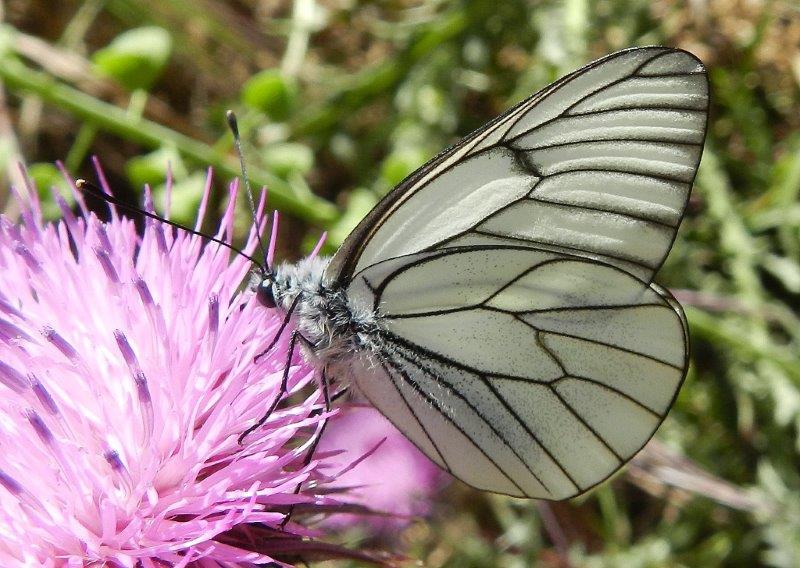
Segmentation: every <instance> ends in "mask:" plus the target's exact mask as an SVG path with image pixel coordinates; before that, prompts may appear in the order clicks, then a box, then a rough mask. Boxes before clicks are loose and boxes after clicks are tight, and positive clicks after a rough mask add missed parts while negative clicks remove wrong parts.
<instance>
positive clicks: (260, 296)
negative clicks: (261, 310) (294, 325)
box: [256, 270, 277, 308]
mask: <svg viewBox="0 0 800 568" xmlns="http://www.w3.org/2000/svg"><path fill="white" fill-rule="evenodd" d="M256 299H257V300H258V303H259V304H261V305H262V306H264V307H265V308H274V307H275V306H276V305H277V302H275V274H274V273H273V272H272V271H271V270H266V271H264V274H263V278H261V280H260V281H259V282H258V284H257V285H256Z"/></svg>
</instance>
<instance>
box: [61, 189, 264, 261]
mask: <svg viewBox="0 0 800 568" xmlns="http://www.w3.org/2000/svg"><path fill="white" fill-rule="evenodd" d="M75 187H77V188H78V189H79V190H80V191H82V192H84V193H87V194H89V195H91V196H92V197H96V198H97V199H101V200H102V201H105V202H106V203H110V204H112V205H115V206H116V207H119V208H120V209H125V210H127V211H131V212H132V213H138V214H140V215H144V216H145V217H148V218H150V219H154V220H156V221H161V222H162V223H166V224H167V225H171V226H173V227H175V228H176V229H180V230H182V231H186V232H187V233H190V234H192V235H197V236H198V237H201V238H203V239H205V240H207V241H211V242H212V243H217V244H218V245H222V246H224V247H226V248H228V249H230V250H232V251H233V252H235V253H236V254H238V255H240V256H243V257H244V258H246V259H247V260H249V261H250V262H252V263H253V264H255V265H256V266H258V267H259V268H260V269H261V272H262V273H263V272H264V271H265V268H264V265H262V264H261V263H260V262H259V261H258V260H256V259H255V258H254V257H252V256H250V255H249V254H247V253H246V252H244V251H242V250H241V249H238V248H236V247H235V246H233V245H232V244H230V243H226V242H225V241H223V240H222V239H218V238H216V237H212V236H211V235H206V234H205V233H201V232H200V231H195V230H194V229H190V228H189V227H186V226H185V225H181V224H180V223H176V222H175V221H170V220H169V219H164V218H163V217H160V216H158V215H156V214H155V213H150V212H149V211H145V210H144V209H142V208H141V207H136V206H134V205H128V204H127V203H125V202H123V201H121V200H120V199H118V198H117V197H114V196H113V195H109V194H108V193H105V192H104V191H103V190H102V189H100V188H99V187H97V186H96V185H94V184H93V183H90V182H88V181H86V180H85V179H78V180H75Z"/></svg>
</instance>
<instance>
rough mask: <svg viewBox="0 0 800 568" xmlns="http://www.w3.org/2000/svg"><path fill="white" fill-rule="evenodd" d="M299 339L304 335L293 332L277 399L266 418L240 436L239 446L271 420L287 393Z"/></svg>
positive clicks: (267, 412)
mask: <svg viewBox="0 0 800 568" xmlns="http://www.w3.org/2000/svg"><path fill="white" fill-rule="evenodd" d="M298 337H303V336H302V335H300V332H299V331H294V332H292V337H291V339H290V340H289V350H288V354H287V356H286V364H285V365H284V366H283V377H281V386H280V388H279V389H278V392H277V394H276V395H275V398H274V399H273V400H272V402H271V403H270V405H269V408H267V411H266V412H265V413H264V416H262V417H261V418H260V419H259V420H258V422H256V423H255V424H253V425H252V426H250V427H249V428H248V429H247V430H245V431H244V432H242V434H241V435H240V436H239V445H241V444H242V441H243V440H244V439H245V438H246V437H247V436H249V435H250V434H251V433H253V432H254V431H256V430H258V429H259V428H261V427H262V426H263V425H264V423H266V421H267V420H269V417H270V416H271V415H272V413H273V412H274V411H275V409H276V408H277V407H278V404H279V403H280V401H281V399H282V398H283V397H284V395H285V394H286V393H287V390H288V384H289V367H291V365H292V357H293V356H294V350H295V349H296V348H297V339H298ZM304 339H305V338H304Z"/></svg>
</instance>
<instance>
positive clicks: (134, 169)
mask: <svg viewBox="0 0 800 568" xmlns="http://www.w3.org/2000/svg"><path fill="white" fill-rule="evenodd" d="M169 168H172V176H173V177H174V178H175V179H178V180H179V179H182V178H184V177H186V175H187V170H186V166H185V165H184V164H183V160H181V156H180V154H179V153H178V152H177V151H176V150H175V149H174V148H171V147H167V148H161V149H160V150H156V151H155V152H150V153H149V154H145V155H143V156H137V157H135V158H131V159H130V160H128V163H127V164H125V173H127V174H128V179H129V180H130V182H131V185H133V186H134V187H141V186H143V185H145V184H150V185H151V186H155V185H158V184H160V183H163V182H164V181H165V180H166V179H167V173H168V170H169Z"/></svg>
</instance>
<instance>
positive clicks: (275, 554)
mask: <svg viewBox="0 0 800 568" xmlns="http://www.w3.org/2000/svg"><path fill="white" fill-rule="evenodd" d="M210 187H211V183H210V176H209V181H208V183H207V184H206V192H205V195H204V197H203V202H202V205H201V211H200V213H199V219H198V226H199V224H200V222H201V221H202V217H203V212H204V210H205V207H206V203H207V201H208V194H209V189H210ZM104 189H105V190H106V191H107V187H105V188H104ZM230 191H231V198H230V201H229V204H228V207H227V210H226V212H225V214H224V216H223V219H222V223H221V226H220V229H219V232H218V234H217V235H216V236H217V237H218V238H221V239H230V235H231V231H232V225H233V216H234V202H235V196H236V187H235V185H232V186H231V190H230ZM30 194H31V195H32V196H33V195H35V192H33V191H30ZM76 197H77V200H78V204H79V206H80V208H81V212H82V213H81V214H80V215H77V216H76V215H74V214H73V213H72V212H71V211H70V210H69V208H68V207H67V206H66V204H65V203H64V202H63V201H61V200H60V199H59V205H60V207H61V209H62V212H63V220H62V221H60V222H58V223H56V224H45V223H43V222H42V219H41V215H40V210H39V205H38V203H37V202H36V201H35V198H32V199H34V200H33V201H32V203H31V205H30V206H29V207H28V209H26V210H25V211H24V213H23V215H22V220H21V223H20V224H15V223H12V222H11V221H10V220H9V219H6V218H4V217H0V566H3V567H4V568H12V567H15V566H71V567H72V566H143V567H155V566H158V567H162V566H179V567H183V566H223V565H224V566H251V565H255V564H257V563H259V564H260V563H269V562H274V561H276V559H286V558H290V557H292V556H294V557H303V556H304V555H306V554H309V555H314V554H317V555H318V554H322V555H334V556H336V555H342V554H345V555H346V554H349V553H345V552H343V551H342V550H340V549H337V548H336V547H334V546H332V545H325V544H323V543H316V542H314V541H313V539H309V538H307V537H308V536H309V535H313V534H314V533H313V532H311V531H310V530H308V529H305V528H303V527H301V526H300V525H298V524H297V523H296V522H294V521H292V522H290V523H289V524H288V525H286V526H285V527H284V526H283V524H282V523H284V519H285V516H286V515H285V514H286V511H287V508H288V507H290V506H291V505H292V504H295V503H300V504H302V505H303V507H306V508H309V507H310V508H313V507H314V506H315V505H321V504H323V503H324V504H325V505H326V507H329V506H330V500H329V499H328V500H327V501H326V500H325V499H324V498H322V497H319V496H316V495H314V494H312V493H310V492H306V491H301V492H299V493H297V487H298V485H299V484H301V483H304V484H305V487H308V486H310V485H313V484H315V483H317V484H318V483H324V482H325V481H326V478H325V477H324V476H323V475H322V474H321V473H320V469H319V466H320V461H319V459H321V458H319V459H315V460H312V461H311V463H310V464H308V465H307V466H303V462H304V460H303V457H304V456H305V455H306V450H307V449H308V447H309V445H310V442H311V436H309V430H311V431H313V430H314V428H319V426H320V424H321V421H322V420H323V419H324V418H325V415H324V413H323V412H321V410H322V401H321V396H320V394H319V392H318V389H313V388H312V389H308V388H307V389H305V390H303V393H305V394H302V395H299V396H300V399H301V400H300V401H299V402H297V403H296V404H292V405H291V406H286V407H284V408H279V409H278V410H276V411H275V412H274V413H273V414H272V415H271V416H270V419H269V420H268V421H267V423H266V424H265V425H264V427H263V428H261V429H259V430H257V431H255V432H253V433H252V434H251V435H249V436H248V437H247V438H246V440H245V441H244V445H240V444H239V443H238V442H237V438H238V437H239V435H240V434H241V433H242V432H243V431H244V430H246V428H247V427H248V426H250V425H251V424H253V423H254V422H255V421H256V420H257V419H258V418H259V417H261V415H262V414H263V412H264V410H265V408H266V407H267V406H268V404H269V402H270V401H271V400H272V397H274V396H275V395H276V393H277V392H278V386H279V384H280V378H281V374H282V372H283V369H284V366H285V364H286V361H285V358H286V345H285V342H282V343H280V344H279V345H278V347H277V349H275V350H274V351H273V352H271V353H270V354H268V355H267V356H264V357H260V358H259V359H258V360H257V362H254V356H255V355H256V354H258V353H259V352H260V351H261V350H262V349H263V348H264V346H265V345H267V344H268V343H269V341H270V340H271V339H272V337H273V335H274V333H275V332H276V330H277V327H278V324H279V323H280V318H279V317H278V316H277V315H276V314H274V313H273V312H271V311H269V310H265V309H263V308H261V307H260V306H257V305H256V301H255V298H254V296H253V295H252V294H250V293H249V292H247V291H242V290H241V283H242V281H243V280H244V278H245V276H246V274H247V272H248V270H249V269H250V265H249V262H248V261H247V260H246V259H244V258H242V257H239V256H237V257H236V258H234V259H233V260H232V261H231V260H230V258H229V256H230V255H229V253H230V251H229V250H227V249H225V248H223V247H221V246H219V245H216V244H214V243H206V242H203V239H201V238H198V237H196V236H193V235H190V234H188V233H186V232H183V231H174V230H173V229H172V228H171V227H168V226H165V225H163V224H161V223H158V222H148V223H147V224H146V227H145V229H144V232H143V234H141V235H139V234H137V231H136V228H135V226H134V223H133V222H132V221H130V220H128V219H126V218H124V217H121V216H119V215H118V214H117V213H116V212H114V211H112V214H111V220H110V221H109V222H108V223H102V222H100V221H99V220H98V219H97V217H95V216H94V215H93V214H92V213H90V212H88V210H87V209H86V206H85V204H84V203H83V201H82V198H81V195H80V194H77V192H76ZM18 199H19V197H18ZM147 200H148V203H149V196H148V197H147ZM263 206H264V203H263V200H262V203H261V208H262V209H263ZM255 248H256V235H255V233H254V232H251V233H250V235H249V239H248V241H247V244H246V246H245V251H246V252H248V253H250V252H252V251H253V250H254V249H255ZM314 380H315V379H314V376H313V370H312V369H311V368H310V367H309V366H308V365H306V364H305V363H303V361H302V359H301V358H299V356H298V357H297V358H296V360H294V361H293V362H292V365H291V367H290V380H289V388H290V392H292V393H297V392H299V391H300V390H301V389H303V387H305V386H307V385H313V384H314V383H313V381H314ZM308 391H310V394H308ZM351 555H352V556H356V557H360V556H363V555H361V554H360V553H352V554H351ZM274 565H281V566H284V565H286V564H283V563H282V562H277V563H276V564H274Z"/></svg>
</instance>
